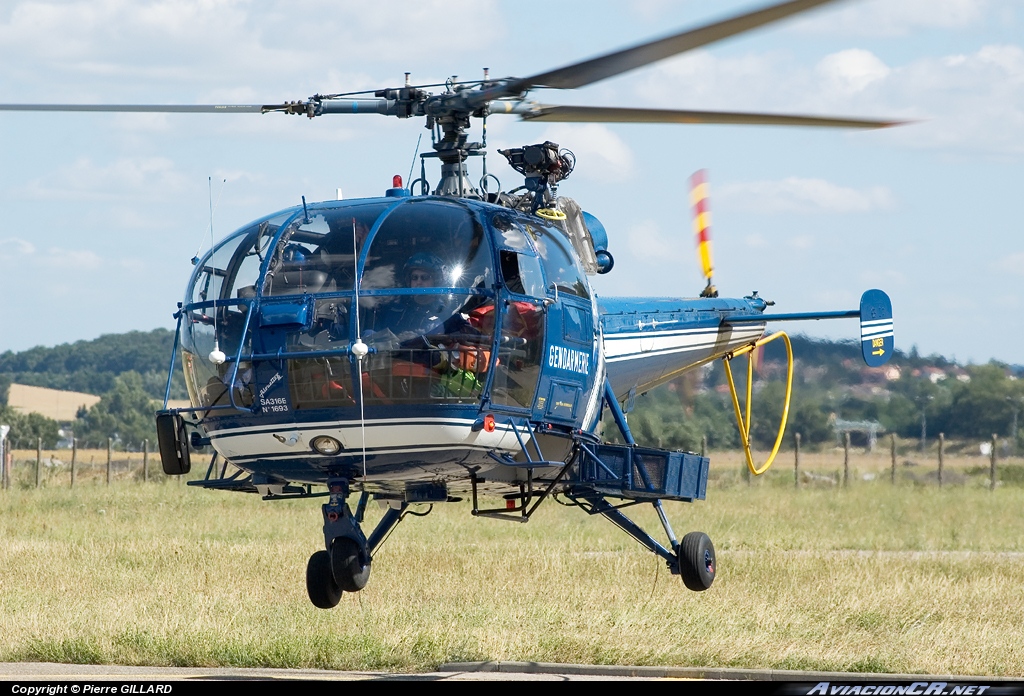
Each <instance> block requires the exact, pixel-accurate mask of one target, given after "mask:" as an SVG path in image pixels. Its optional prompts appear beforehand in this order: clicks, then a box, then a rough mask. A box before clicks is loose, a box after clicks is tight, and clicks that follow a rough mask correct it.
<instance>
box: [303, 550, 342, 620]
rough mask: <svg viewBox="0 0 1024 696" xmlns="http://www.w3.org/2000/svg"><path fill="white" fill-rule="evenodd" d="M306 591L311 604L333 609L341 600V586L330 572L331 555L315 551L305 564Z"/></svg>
mask: <svg viewBox="0 0 1024 696" xmlns="http://www.w3.org/2000/svg"><path fill="white" fill-rule="evenodd" d="M306 593H307V594H309V601H311V602H312V603H313V606H315V607H318V608H320V609H333V608H334V607H336V606H338V602H340V601H341V588H340V587H338V583H337V582H335V581H334V574H333V573H332V572H331V555H330V554H329V553H327V552H326V551H317V552H316V553H314V554H313V555H312V556H310V557H309V562H308V563H307V564H306Z"/></svg>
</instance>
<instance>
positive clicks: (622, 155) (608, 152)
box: [540, 123, 635, 182]
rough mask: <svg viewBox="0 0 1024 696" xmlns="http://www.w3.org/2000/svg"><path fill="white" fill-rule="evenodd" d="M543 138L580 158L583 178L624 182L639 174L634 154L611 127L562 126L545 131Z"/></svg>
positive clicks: (579, 175)
mask: <svg viewBox="0 0 1024 696" xmlns="http://www.w3.org/2000/svg"><path fill="white" fill-rule="evenodd" d="M540 139H541V140H542V141H543V140H550V141H552V142H556V143H559V144H563V143H564V144H565V145H566V146H568V147H569V148H570V149H571V150H572V152H573V154H575V155H576V162H577V164H578V165H579V166H578V167H577V170H576V172H575V174H576V176H578V177H580V178H581V179H592V180H596V181H604V182H616V181H623V180H625V179H629V178H630V177H632V176H633V173H634V171H635V166H634V160H633V151H632V150H631V149H630V147H629V146H628V145H626V143H625V142H624V141H623V140H622V138H620V137H619V136H617V135H616V134H615V133H613V132H612V131H611V130H609V129H608V127H607V126H602V125H600V124H596V123H588V124H586V125H584V126H575V125H569V124H561V123H559V124H556V125H553V126H550V127H549V128H548V129H547V130H545V131H544V134H543V135H542V136H541V138H540Z"/></svg>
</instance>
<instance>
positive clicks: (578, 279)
mask: <svg viewBox="0 0 1024 696" xmlns="http://www.w3.org/2000/svg"><path fill="white" fill-rule="evenodd" d="M524 226H525V228H526V232H527V234H529V235H530V237H531V238H532V239H533V244H534V246H536V247H537V253H538V254H539V255H540V258H541V263H542V264H543V266H544V271H545V272H546V273H547V276H548V283H549V284H551V283H554V285H555V287H556V288H557V289H558V292H564V293H566V294H567V295H576V296H578V297H584V298H587V299H589V298H590V289H589V286H588V285H587V281H586V276H585V274H584V273H583V267H582V266H580V262H579V260H578V259H577V258H576V255H575V253H574V252H573V248H572V244H571V243H570V242H569V240H568V238H566V236H565V233H563V232H562V231H561V230H559V229H558V228H557V227H553V226H549V225H547V224H546V223H542V222H541V221H540V220H536V221H531V222H529V223H527V224H525V225H524Z"/></svg>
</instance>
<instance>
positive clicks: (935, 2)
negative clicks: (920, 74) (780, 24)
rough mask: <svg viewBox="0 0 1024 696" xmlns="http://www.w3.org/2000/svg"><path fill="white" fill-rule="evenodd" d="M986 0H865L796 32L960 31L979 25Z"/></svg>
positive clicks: (801, 24)
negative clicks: (963, 28) (894, 0)
mask: <svg viewBox="0 0 1024 696" xmlns="http://www.w3.org/2000/svg"><path fill="white" fill-rule="evenodd" d="M989 5H990V3H989V2H988V0H899V2H893V0H867V1H865V2H858V3H851V4H849V5H847V6H846V7H840V8H835V9H832V10H825V11H822V12H817V13H815V14H813V15H810V16H808V17H807V18H805V19H801V20H798V21H796V22H794V25H793V28H794V30H796V31H800V32H807V33H813V34H819V35H820V34H822V33H832V34H841V35H848V36H849V35H852V36H872V37H879V36H882V37H893V36H905V35H907V34H909V33H910V32H912V31H916V30H919V29H959V28H962V27H969V26H972V25H976V24H978V23H980V22H981V21H982V20H983V19H984V18H985V15H986V13H987V11H988V9H989Z"/></svg>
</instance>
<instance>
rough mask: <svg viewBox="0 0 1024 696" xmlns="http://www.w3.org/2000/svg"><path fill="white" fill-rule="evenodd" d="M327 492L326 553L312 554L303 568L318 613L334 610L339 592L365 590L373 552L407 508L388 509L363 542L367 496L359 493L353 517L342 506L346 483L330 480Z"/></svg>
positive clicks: (399, 520)
mask: <svg viewBox="0 0 1024 696" xmlns="http://www.w3.org/2000/svg"><path fill="white" fill-rule="evenodd" d="M327 488H328V490H329V491H330V499H329V502H328V503H326V504H325V505H324V506H323V515H324V546H325V547H326V550H323V551H317V552H316V553H314V554H313V555H312V556H310V557H309V562H308V563H307V564H306V592H307V593H308V594H309V601H311V602H312V603H313V606H315V607H319V608H320V609H331V608H333V607H335V606H337V605H338V602H340V601H341V594H342V592H358V591H359V590H361V589H363V588H364V587H366V583H367V582H368V581H369V579H370V567H371V562H372V561H373V551H374V549H376V548H377V546H379V545H380V542H381V541H383V540H384V538H385V537H386V536H387V535H388V533H389V532H390V531H391V530H392V529H393V528H394V527H395V525H397V524H398V523H399V522H401V521H402V513H403V512H405V509H406V508H407V507H408V505H407V504H406V503H405V502H400V503H396V504H395V505H397V507H396V506H392V507H389V508H388V511H387V512H386V513H384V517H382V518H381V520H380V522H378V523H377V527H376V528H375V529H374V530H373V533H372V534H370V537H369V539H367V538H366V535H364V534H363V530H362V528H361V527H360V523H361V522H362V521H363V513H364V511H365V510H366V504H367V502H368V501H369V498H370V496H369V494H368V493H366V492H364V493H362V495H361V496H360V498H359V505H358V506H357V507H356V512H355V514H353V513H352V511H351V510H350V509H349V507H348V503H347V502H346V499H347V498H348V494H349V488H348V481H347V480H344V479H338V480H332V481H329V482H328V484H327Z"/></svg>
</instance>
